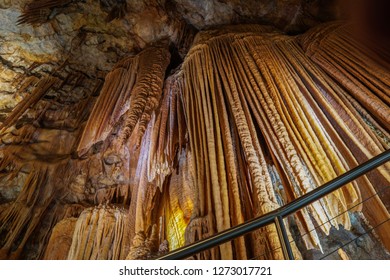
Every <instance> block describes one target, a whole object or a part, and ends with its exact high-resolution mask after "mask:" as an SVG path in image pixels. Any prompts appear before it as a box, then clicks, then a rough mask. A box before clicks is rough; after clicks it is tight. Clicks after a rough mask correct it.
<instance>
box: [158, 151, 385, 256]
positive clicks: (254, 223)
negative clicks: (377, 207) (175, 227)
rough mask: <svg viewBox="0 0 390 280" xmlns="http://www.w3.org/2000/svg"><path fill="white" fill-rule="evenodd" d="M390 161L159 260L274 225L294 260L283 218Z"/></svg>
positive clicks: (368, 165)
mask: <svg viewBox="0 0 390 280" xmlns="http://www.w3.org/2000/svg"><path fill="white" fill-rule="evenodd" d="M387 161H390V150H387V151H385V152H383V153H382V154H380V155H378V156H376V157H374V158H372V159H370V160H368V161H367V162H365V163H363V164H361V165H359V166H357V167H356V168H354V169H352V170H350V171H348V172H346V173H344V174H343V175H341V176H339V177H337V178H335V179H333V180H332V181H330V182H328V183H326V184H324V185H323V186H321V187H318V188H316V189H315V190H312V191H310V192H309V193H306V194H305V195H303V196H301V197H299V198H297V199H295V200H293V201H291V202H290V203H288V204H286V205H284V206H282V207H280V208H278V209H277V210H275V211H272V212H270V213H267V214H265V215H262V216H260V217H258V218H254V219H251V220H249V221H247V222H245V223H243V224H240V225H237V226H234V227H232V228H230V229H227V230H225V231H222V232H220V233H218V234H216V235H214V236H211V237H209V238H206V239H203V240H200V241H198V242H195V243H193V244H190V245H187V246H184V247H182V248H179V249H177V250H174V251H172V252H169V253H168V254H166V255H164V256H162V257H160V258H158V259H159V260H177V259H185V258H188V257H191V256H193V255H195V254H197V253H200V252H202V251H204V250H208V249H210V248H212V247H215V246H217V245H220V244H222V243H225V242H228V241H230V240H232V239H235V238H237V237H240V236H242V235H244V234H247V233H250V232H252V231H254V230H257V229H259V228H261V227H264V226H267V225H269V224H272V223H275V225H276V228H277V231H278V235H279V239H280V244H281V249H282V250H283V254H284V257H285V259H290V260H291V259H294V255H293V252H292V249H291V246H290V242H289V240H288V237H287V232H286V229H285V225H284V222H283V218H285V217H287V216H289V215H291V214H293V213H295V212H297V211H298V210H300V209H302V208H304V207H305V206H307V205H309V204H311V203H313V202H315V201H316V200H319V199H321V198H323V197H324V196H326V195H327V194H329V193H331V192H333V191H335V190H337V189H339V188H341V187H343V186H344V185H346V184H348V183H350V182H352V181H353V180H355V179H357V178H358V177H360V176H362V175H365V174H366V173H368V172H370V171H371V170H373V169H375V168H377V167H379V166H381V165H382V164H384V163H386V162H387Z"/></svg>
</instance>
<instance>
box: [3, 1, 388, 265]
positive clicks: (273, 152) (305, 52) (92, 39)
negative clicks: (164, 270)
mask: <svg viewBox="0 0 390 280" xmlns="http://www.w3.org/2000/svg"><path fill="white" fill-rule="evenodd" d="M179 2H180V1H173V2H172V1H170V2H169V3H165V2H164V11H163V12H162V11H161V10H160V9H162V8H161V7H160V6H159V5H160V3H159V2H158V3H157V2H156V3H155V6H153V7H152V8H151V10H152V11H153V12H150V11H149V10H148V12H145V13H144V14H143V15H144V16H145V17H153V16H155V15H157V14H159V13H161V14H163V16H162V18H163V20H162V21H163V22H169V28H168V27H167V26H164V28H165V27H166V29H164V28H163V27H161V30H162V31H161V30H160V32H161V34H163V35H161V36H156V38H155V37H154V35H153V34H152V35H151V34H149V33H148V32H146V31H145V30H143V29H142V27H143V26H146V23H145V22H143V24H141V25H137V24H135V23H134V22H132V21H131V20H129V18H127V17H128V13H130V12H131V11H130V10H131V9H130V6H131V5H132V4H130V3H129V2H127V1H99V5H98V9H99V11H100V10H102V11H103V12H102V13H101V14H99V15H102V16H103V15H104V17H103V18H104V20H103V21H104V22H105V23H106V22H107V21H112V24H113V25H114V26H115V24H118V22H119V21H120V20H121V19H122V18H123V19H124V21H126V24H129V25H131V24H134V26H135V27H134V29H137V30H138V31H137V32H139V34H141V35H143V36H140V35H137V34H133V37H132V38H131V40H130V39H129V42H128V43H126V44H128V45H129V46H130V47H129V49H130V50H131V51H129V49H126V48H125V47H124V45H125V46H126V44H123V45H121V44H120V43H119V40H118V37H119V35H118V34H121V35H120V36H124V35H123V34H126V36H128V33H126V32H125V31H123V30H120V31H118V33H116V35H115V36H112V38H110V40H113V41H115V42H116V43H113V44H112V46H109V47H107V46H106V45H104V44H105V41H106V40H107V37H105V35H103V34H100V33H99V32H100V31H96V30H91V29H90V28H89V27H88V26H86V27H84V25H82V28H80V30H78V33H77V35H76V37H75V38H74V39H72V40H71V43H70V44H69V45H66V44H65V45H64V46H63V54H62V55H63V56H62V57H61V58H58V61H57V62H56V63H54V62H53V64H45V63H39V62H36V63H32V64H29V65H27V66H24V65H23V66H18V67H16V66H14V65H13V63H14V62H13V61H12V60H10V61H8V60H5V59H3V58H1V59H0V64H1V67H3V68H4V69H5V68H7V71H2V72H1V73H0V78H1V80H0V81H1V83H3V84H4V85H3V84H0V86H1V87H0V92H1V94H3V88H4V89H6V92H7V94H11V93H12V94H13V95H12V97H11V98H10V97H8V96H6V97H3V95H1V96H0V97H1V98H0V105H1V106H0V113H1V114H0V120H1V125H0V132H1V134H0V137H1V146H0V171H1V172H0V258H1V259H23V258H27V259H152V258H156V257H158V256H160V255H163V254H165V253H167V252H168V251H170V250H174V249H176V248H179V247H182V246H184V245H187V244H191V243H194V242H196V241H199V240H202V239H204V238H207V237H209V236H212V235H214V234H216V233H218V232H221V231H223V230H226V229H229V228H231V227H233V226H236V225H239V224H242V223H243V222H245V221H247V220H249V219H251V218H254V217H258V216H261V215H264V214H266V213H268V212H270V211H273V210H275V209H277V208H279V207H281V206H282V205H284V204H286V203H288V202H291V201H293V200H294V199H296V198H298V197H300V196H302V195H304V194H305V193H307V192H309V191H311V190H313V189H315V188H317V187H318V186H320V185H323V184H325V183H326V182H328V181H330V180H332V179H333V178H335V177H337V176H339V175H341V174H343V173H345V172H346V171H348V170H350V169H352V168H354V167H356V166H357V165H359V164H361V163H363V162H365V161H367V160H368V159H370V158H372V157H374V156H376V155H378V154H380V153H382V152H384V151H385V150H387V149H389V148H390V147H389V146H390V132H389V128H390V127H389V121H390V119H389V116H390V107H389V105H390V74H389V73H390V72H389V68H390V62H389V60H388V57H386V55H384V54H383V53H381V52H378V50H377V49H375V48H371V46H363V45H362V44H361V42H360V41H359V39H357V38H355V37H354V33H353V27H352V26H350V25H349V24H346V23H344V22H332V23H327V24H324V25H319V26H317V27H314V28H313V29H311V30H309V31H307V32H306V33H304V34H301V35H297V36H291V35H286V34H285V33H284V32H282V31H280V30H279V29H276V28H274V27H269V26H263V25H255V24H243V25H229V26H221V27H219V28H216V29H215V28H214V29H209V30H206V31H200V32H198V33H197V35H196V36H194V33H195V32H196V29H195V28H194V27H193V26H190V25H187V24H186V23H185V22H184V20H183V21H175V20H174V19H173V18H174V16H176V15H177V14H180V13H184V10H185V7H187V6H186V5H190V4H189V3H191V1H184V2H185V4H181V5H184V6H180V5H179ZM312 2H317V1H312ZM213 3H214V2H213ZM82 5H83V4H82V3H79V1H55V0H50V1H47V0H39V1H33V2H31V3H29V4H28V5H27V6H26V7H25V9H24V10H23V13H22V14H21V15H20V17H19V24H20V25H22V26H23V25H25V24H30V25H33V26H41V27H39V28H44V26H45V24H47V22H49V23H50V24H53V26H55V27H54V28H57V29H58V28H59V26H57V25H56V24H55V22H56V19H55V18H56V17H57V15H59V14H61V16H58V17H59V18H61V17H62V18H63V17H65V16H64V14H68V13H69V14H72V9H73V8H74V7H79V8H80V7H82ZM213 5H214V4H213ZM213 5H211V6H213ZM313 5H314V4H313ZM183 7H184V8H183ZM213 7H214V6H213ZM131 8H133V9H135V7H133V6H131ZM225 8H226V7H225ZM226 9H227V8H226ZM94 11H95V10H94ZM300 11H301V12H298V11H297V12H296V15H295V16H294V17H293V18H292V19H289V25H288V27H287V26H285V28H283V29H285V30H289V31H294V30H295V28H298V26H301V25H305V26H306V24H307V26H311V25H314V24H309V23H307V22H306V23H304V22H303V21H302V22H300V21H299V20H298V19H297V18H299V17H301V16H304V15H305V13H308V12H309V11H310V7H308V6H301V10H300ZM95 12H96V11H95ZM148 13H149V14H148ZM72 16H73V15H72ZM272 16H275V17H276V15H270V17H272ZM184 18H186V19H187V20H189V21H191V22H194V23H198V24H200V23H199V22H197V20H196V17H195V16H194V15H192V14H191V15H188V14H187V15H186V17H184ZM278 18H279V17H278ZM308 18H310V17H308ZM99 20H100V19H99ZM99 20H98V19H97V21H99ZM138 20H142V18H141V19H140V18H138ZM209 20H211V21H213V22H214V21H215V22H218V21H217V19H215V18H214V19H209ZM221 20H223V19H221ZM279 20H280V18H279ZM295 21H297V22H295ZM275 22H276V25H278V26H280V25H281V24H282V23H281V21H280V22H279V21H275ZM157 25H158V24H157ZM31 28H32V27H31ZM34 28H35V27H34ZM34 30H35V29H34ZM167 30H168V31H167ZM129 36H130V35H129ZM152 37H153V38H154V39H156V40H154V39H150V38H152ZM167 37H169V38H168V39H167ZM193 37H194V38H193ZM148 38H149V39H150V40H148ZM130 41H131V42H130ZM134 42H136V43H134ZM133 44H134V45H133ZM91 45H93V46H105V47H104V48H105V49H104V53H109V55H107V57H108V58H107V60H106V61H103V62H102V61H100V60H99V59H101V58H99V57H98V56H99V53H98V54H97V55H95V59H96V60H99V64H98V63H97V64H96V65H93V66H90V65H88V64H89V62H90V61H91V60H92V61H93V59H91V57H93V55H91V54H90V53H89V52H88V49H87V51H86V50H85V49H83V48H86V46H91ZM114 45H115V46H114ZM135 45H136V46H135ZM76 54H77V55H79V56H77V55H76ZM76 57H77V58H76ZM84 58H85V61H83V59H84ZM119 58H120V59H119ZM11 62H12V63H11ZM15 63H16V62H15ZM23 63H26V64H28V63H27V62H23ZM102 65H103V66H102ZM87 66H88V67H87ZM3 68H0V69H3ZM10 72H12V74H9V73H10ZM10 81H12V82H10ZM3 100H6V101H7V102H6V101H3ZM10 100H11V101H12V102H11V101H10ZM389 171H390V164H389V163H387V164H384V165H383V166H382V167H380V168H377V169H376V170H375V171H373V172H370V173H368V174H367V175H366V176H362V177H360V178H359V179H357V180H355V181H354V182H352V183H350V184H348V185H346V186H344V187H343V188H341V189H339V190H337V191H335V192H333V193H332V194H330V195H327V196H326V197H324V198H322V199H320V200H319V201H317V202H315V203H313V204H311V205H310V206H308V207H306V208H304V209H302V210H300V211H298V212H297V213H295V214H294V215H292V216H291V217H288V218H286V219H285V220H284V222H285V224H286V227H287V231H288V236H289V238H290V241H291V245H292V248H293V251H294V255H295V257H296V258H297V259H300V258H305V257H306V256H308V254H309V253H310V252H317V253H318V254H322V253H324V254H329V252H331V251H332V250H334V249H335V250H334V251H335V252H336V254H335V255H334V258H337V259H353V258H354V257H356V254H357V253H356V251H370V250H371V249H372V248H374V247H375V249H372V250H371V251H372V252H375V254H378V255H380V256H384V258H389V254H388V251H389V250H390V240H389V238H388V237H389V236H390V224H389V221H390V215H389V205H390V204H389V201H390V197H389V192H388V191H386V190H388V187H389V185H390V172H389ZM361 229H368V230H367V233H366V232H362V231H361ZM346 232H348V234H351V235H352V236H353V237H354V238H355V237H356V236H357V237H359V235H362V236H363V237H361V238H362V240H366V243H365V241H363V242H362V243H363V245H361V248H359V249H356V250H355V251H353V250H349V249H348V248H347V247H345V246H343V247H342V248H334V247H331V246H330V245H329V243H332V242H328V241H329V240H330V241H334V240H333V239H332V238H335V237H334V236H337V234H338V233H346ZM357 237H356V238H357ZM364 238H365V239H364ZM347 241H348V242H349V241H350V240H341V241H337V242H339V243H341V245H345V244H344V243H348V242H347ZM337 242H333V243H337ZM369 242H371V243H372V244H374V245H375V246H374V245H373V246H372V247H371V249H368V245H367V244H369ZM371 243H370V244H371ZM340 247H341V246H340ZM192 258H193V259H283V254H282V250H281V244H280V241H279V238H278V235H277V232H276V227H275V226H274V225H269V226H267V227H264V228H262V229H259V230H256V231H254V232H252V233H250V234H248V235H246V236H242V237H240V238H237V239H235V240H232V241H230V242H227V243H225V244H222V245H220V246H217V247H215V248H211V249H210V250H207V251H204V252H201V253H199V254H197V255H195V256H193V257H192Z"/></svg>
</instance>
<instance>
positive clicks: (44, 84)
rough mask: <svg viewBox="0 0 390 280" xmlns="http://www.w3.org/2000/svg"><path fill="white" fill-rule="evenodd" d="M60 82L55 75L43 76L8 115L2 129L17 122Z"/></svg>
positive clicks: (0, 127)
mask: <svg viewBox="0 0 390 280" xmlns="http://www.w3.org/2000/svg"><path fill="white" fill-rule="evenodd" d="M57 82H58V79H57V78H56V77H53V76H48V77H45V78H42V79H41V80H40V81H39V82H38V84H37V85H36V87H35V88H34V90H33V91H32V92H31V93H30V94H29V95H27V96H26V97H25V98H24V99H23V100H22V101H21V102H20V103H19V104H18V105H17V106H16V107H15V108H14V109H13V110H12V112H11V113H10V114H9V115H8V116H7V118H6V119H5V120H4V122H3V123H2V124H1V125H0V130H4V129H5V128H8V127H10V126H12V125H14V124H15V122H16V121H17V120H18V119H19V118H20V117H21V116H22V115H23V114H24V113H25V112H26V111H27V110H28V109H29V108H31V107H32V106H34V105H35V104H36V103H37V102H38V101H39V100H40V99H41V98H42V97H43V96H44V95H45V94H46V93H47V92H48V91H49V90H50V89H51V88H52V87H53V85H55V84H56V83H57Z"/></svg>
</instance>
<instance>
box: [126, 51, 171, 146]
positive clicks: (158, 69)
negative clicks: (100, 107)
mask: <svg viewBox="0 0 390 280" xmlns="http://www.w3.org/2000/svg"><path fill="white" fill-rule="evenodd" d="M138 57H139V62H138V63H139V66H138V75H137V80H136V82H135V84H134V88H133V90H132V93H131V102H130V108H129V110H128V112H127V114H126V120H125V129H124V132H123V140H124V141H125V140H127V139H128V138H129V137H130V136H131V134H132V133H133V130H134V128H135V126H136V125H137V124H139V127H138V130H139V134H140V136H142V135H143V133H144V131H145V130H146V127H147V124H148V123H149V120H150V118H151V115H152V112H153V111H154V110H155V109H156V108H157V106H158V104H159V102H160V97H161V93H162V86H163V82H164V76H165V70H166V68H167V66H168V63H169V59H170V54H169V52H168V50H167V49H166V48H163V47H151V48H147V49H145V50H144V51H142V52H141V53H140V54H139V55H138ZM138 142H140V139H139V141H138Z"/></svg>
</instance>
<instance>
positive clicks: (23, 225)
mask: <svg viewBox="0 0 390 280" xmlns="http://www.w3.org/2000/svg"><path fill="white" fill-rule="evenodd" d="M49 174H50V173H49V170H48V168H47V167H42V168H40V169H38V170H33V171H32V172H31V173H30V174H29V176H28V178H27V180H26V181H25V183H24V186H23V189H22V190H21V192H20V195H19V196H18V198H17V200H16V201H15V202H14V203H13V204H12V205H11V206H10V207H9V208H8V209H7V210H6V211H5V212H3V213H1V215H0V235H1V236H2V242H1V243H0V245H1V248H0V259H6V258H11V259H17V258H19V257H20V254H21V252H22V249H23V247H24V245H25V244H26V242H27V240H28V239H29V237H30V235H31V234H32V232H33V231H34V229H35V227H36V226H37V225H38V223H40V221H41V220H40V219H41V217H42V215H43V213H44V212H45V211H46V209H47V208H48V206H49V204H50V203H51V201H52V198H53V194H54V193H53V190H52V189H51V188H50V187H49V185H48V184H47V181H48V177H49Z"/></svg>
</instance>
